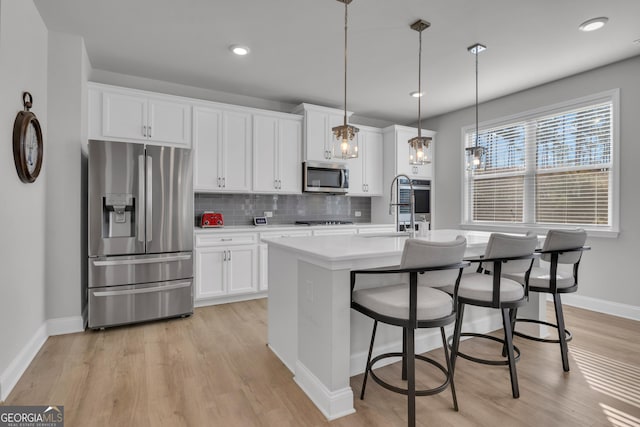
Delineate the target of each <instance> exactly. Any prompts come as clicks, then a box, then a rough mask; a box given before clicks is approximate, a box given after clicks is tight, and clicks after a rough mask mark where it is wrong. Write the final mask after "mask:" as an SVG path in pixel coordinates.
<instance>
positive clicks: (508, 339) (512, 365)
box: [501, 308, 520, 399]
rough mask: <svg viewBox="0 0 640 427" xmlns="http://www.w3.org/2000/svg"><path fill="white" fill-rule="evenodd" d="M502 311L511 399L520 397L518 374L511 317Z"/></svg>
mask: <svg viewBox="0 0 640 427" xmlns="http://www.w3.org/2000/svg"><path fill="white" fill-rule="evenodd" d="M501 310H502V324H503V327H504V340H505V343H506V347H507V357H508V358H509V375H510V376H511V391H512V393H513V398H514V399H517V398H518V397H520V390H519V388H518V373H517V372H516V360H515V357H514V356H513V333H512V331H511V316H510V314H509V309H508V308H503V309H501Z"/></svg>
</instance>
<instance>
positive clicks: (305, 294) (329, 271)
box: [265, 230, 545, 420]
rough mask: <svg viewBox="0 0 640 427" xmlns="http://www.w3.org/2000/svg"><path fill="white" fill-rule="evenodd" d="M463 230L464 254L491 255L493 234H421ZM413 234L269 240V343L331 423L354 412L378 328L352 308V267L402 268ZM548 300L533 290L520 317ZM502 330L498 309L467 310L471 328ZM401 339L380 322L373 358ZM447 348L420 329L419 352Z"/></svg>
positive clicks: (535, 314) (533, 314)
mask: <svg viewBox="0 0 640 427" xmlns="http://www.w3.org/2000/svg"><path fill="white" fill-rule="evenodd" d="M457 235H463V236H465V237H466V239H467V252H466V253H465V255H466V256H472V255H479V254H482V253H483V252H484V248H485V246H486V243H487V241H488V239H489V235H490V233H487V232H476V231H465V230H432V231H429V232H428V233H427V235H426V236H424V237H420V238H422V239H426V240H432V241H447V240H453V239H454V238H455V237H456V236H457ZM406 238H407V237H406V236H396V235H393V234H387V235H348V236H346V235H341V236H316V237H282V238H274V239H265V242H266V243H267V244H268V245H269V298H268V311H269V312H268V322H269V323H268V331H269V336H268V343H269V347H270V348H271V350H272V351H273V352H274V353H275V354H276V355H277V356H278V357H279V358H280V360H282V362H283V363H284V364H285V365H286V366H287V367H288V368H289V369H290V370H291V371H292V372H293V373H294V380H295V381H296V383H297V384H298V385H299V386H300V387H301V388H302V390H304V392H305V393H306V394H307V395H308V396H309V398H310V399H311V400H312V401H313V402H314V403H315V405H316V406H317V407H318V408H319V409H320V411H322V413H323V414H324V415H325V416H326V417H327V418H328V419H329V420H332V419H335V418H339V417H342V416H344V415H348V414H350V413H353V412H355V409H354V407H353V392H352V390H351V386H350V383H349V378H350V377H351V376H352V375H356V374H358V373H361V372H363V371H364V366H365V362H366V356H367V351H368V344H369V340H370V337H371V328H372V326H373V321H372V320H371V319H369V318H367V317H365V316H363V315H361V314H360V313H357V312H354V311H353V310H351V308H350V284H349V280H350V279H349V272H350V271H351V270H358V269H364V268H373V267H383V266H391V265H398V264H399V263H400V258H401V255H402V249H403V247H404V241H405V240H406ZM473 268H475V266H473ZM358 283H360V279H358ZM543 303H544V299H542V301H541V300H540V299H539V298H538V297H537V294H535V293H534V294H531V299H530V303H529V305H528V306H526V307H524V308H523V309H522V310H519V314H520V313H522V314H525V315H526V316H527V317H530V318H536V319H540V318H544V313H545V311H544V310H545V307H544V304H543ZM492 311H493V312H496V313H492ZM501 327H502V324H501V318H500V314H499V313H498V311H497V310H488V309H485V308H480V307H468V308H467V309H466V310H465V322H464V326H463V330H464V331H471V332H479V333H485V332H489V331H493V330H496V329H500V328H501ZM401 343H402V335H401V328H397V327H392V326H387V325H382V324H381V325H379V327H378V333H377V335H376V345H375V348H374V355H375V354H379V353H384V352H389V351H400V349H401ZM441 345H442V344H441V341H440V335H439V331H437V330H435V331H419V332H417V333H416V352H417V353H422V352H425V351H428V350H431V349H433V348H437V347H440V346H441Z"/></svg>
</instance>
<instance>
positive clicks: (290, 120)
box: [253, 113, 302, 194]
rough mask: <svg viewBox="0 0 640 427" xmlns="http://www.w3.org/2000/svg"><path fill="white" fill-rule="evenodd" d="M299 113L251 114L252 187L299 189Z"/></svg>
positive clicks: (262, 190)
mask: <svg viewBox="0 0 640 427" xmlns="http://www.w3.org/2000/svg"><path fill="white" fill-rule="evenodd" d="M301 139H302V117H299V116H293V115H286V116H279V115H274V114H258V113H256V114H254V115H253V191H254V192H260V193H288V194H300V193H301V192H302V182H301V180H302V159H301V155H300V153H301V145H302V144H301Z"/></svg>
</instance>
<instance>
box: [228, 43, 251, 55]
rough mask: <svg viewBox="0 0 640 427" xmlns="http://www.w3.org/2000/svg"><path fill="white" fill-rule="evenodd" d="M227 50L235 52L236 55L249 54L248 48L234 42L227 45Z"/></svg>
mask: <svg viewBox="0 0 640 427" xmlns="http://www.w3.org/2000/svg"><path fill="white" fill-rule="evenodd" d="M229 50H230V51H231V52H233V53H235V54H236V55H238V56H245V55H248V54H249V48H248V47H246V46H240V45H237V44H234V45H232V46H229Z"/></svg>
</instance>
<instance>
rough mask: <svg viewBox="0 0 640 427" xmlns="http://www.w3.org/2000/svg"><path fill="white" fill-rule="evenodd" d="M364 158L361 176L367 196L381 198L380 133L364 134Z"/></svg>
mask: <svg viewBox="0 0 640 427" xmlns="http://www.w3.org/2000/svg"><path fill="white" fill-rule="evenodd" d="M365 138H366V139H365V147H364V150H365V156H364V159H363V162H364V164H363V169H364V173H363V174H362V176H363V180H364V183H365V184H366V189H367V196H382V194H383V188H382V186H383V179H382V178H383V175H384V174H383V167H382V133H380V132H367V133H365Z"/></svg>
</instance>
